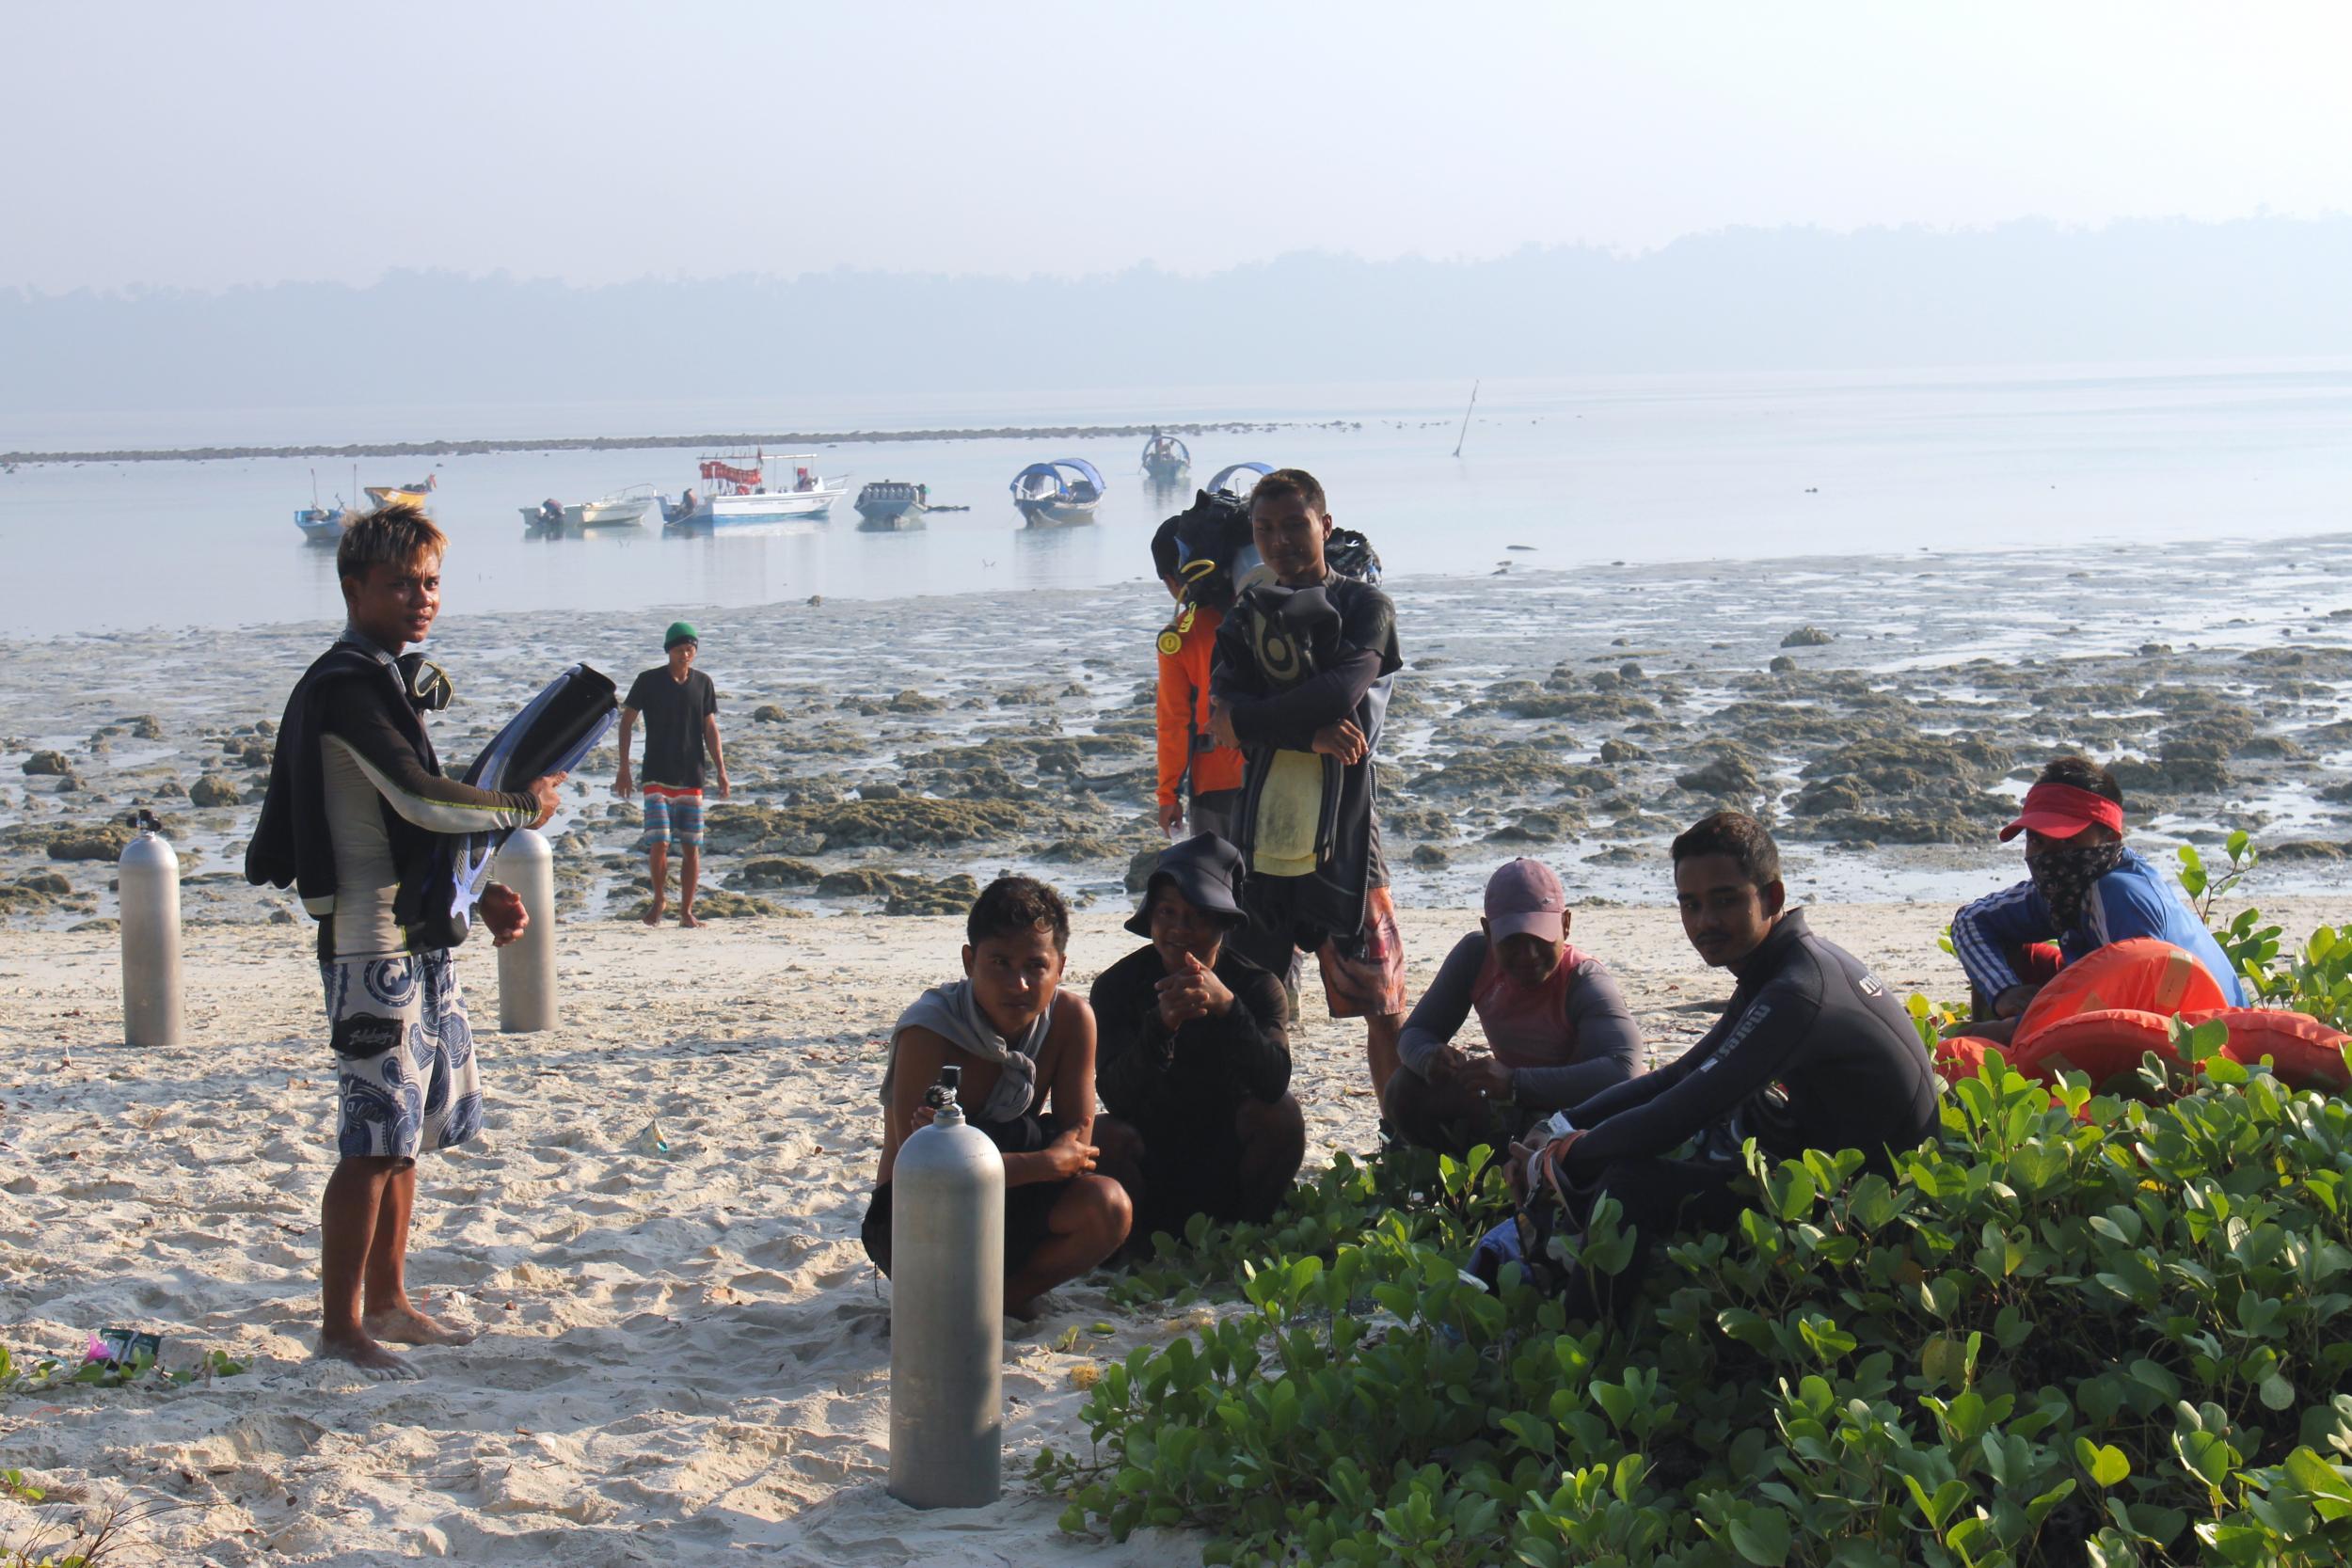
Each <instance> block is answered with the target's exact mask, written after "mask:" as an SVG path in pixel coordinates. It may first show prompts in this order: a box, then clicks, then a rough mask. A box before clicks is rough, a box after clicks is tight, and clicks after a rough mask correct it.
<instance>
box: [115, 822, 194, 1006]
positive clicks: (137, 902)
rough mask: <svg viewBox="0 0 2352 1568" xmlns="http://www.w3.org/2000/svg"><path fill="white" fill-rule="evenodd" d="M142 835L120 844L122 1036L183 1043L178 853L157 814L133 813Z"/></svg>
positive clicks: (117, 885)
mask: <svg viewBox="0 0 2352 1568" xmlns="http://www.w3.org/2000/svg"><path fill="white" fill-rule="evenodd" d="M131 820H132V822H134V823H135V824H136V826H137V827H138V830H139V836H138V837H136V838H135V839H133V840H132V841H131V842H130V843H128V844H126V845H124V846H123V847H122V859H121V860H120V861H119V863H117V865H116V868H115V890H116V892H115V902H116V907H117V909H118V911H119V912H120V914H121V917H122V918H121V926H122V1040H123V1043H124V1044H126V1045H164V1046H170V1045H178V1044H179V1043H180V1024H181V1013H182V1009H181V1003H180V857H179V856H178V855H176V854H173V853H172V850H171V845H170V844H169V842H167V840H166V839H165V838H164V836H163V827H162V824H161V823H159V822H157V821H156V820H155V814H154V813H152V812H151V811H148V810H146V809H145V808H141V809H140V810H139V811H137V812H135V813H134V814H133V816H132V817H131Z"/></svg>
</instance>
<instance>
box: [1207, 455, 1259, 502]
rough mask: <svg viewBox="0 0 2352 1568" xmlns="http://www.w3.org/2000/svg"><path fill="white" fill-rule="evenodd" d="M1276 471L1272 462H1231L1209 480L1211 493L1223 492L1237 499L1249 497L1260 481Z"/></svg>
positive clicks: (1241, 499) (1244, 499) (1243, 499)
mask: <svg viewBox="0 0 2352 1568" xmlns="http://www.w3.org/2000/svg"><path fill="white" fill-rule="evenodd" d="M1273 471H1274V465H1273V464H1271V463H1229V464H1227V465H1226V466H1225V467H1222V468H1219V469H1218V470H1217V471H1216V477H1215V478H1214V479H1212V480H1210V481H1209V494H1211V495H1213V496H1214V495H1216V494H1218V493H1220V492H1222V493H1223V494H1225V495H1228V496H1231V497H1232V498H1233V499H1235V500H1237V501H1246V500H1248V499H1249V492H1250V491H1252V490H1254V489H1256V488H1257V487H1258V481H1259V480H1261V479H1263V478H1264V477H1265V476H1266V475H1267V474H1270V473H1272V472H1273Z"/></svg>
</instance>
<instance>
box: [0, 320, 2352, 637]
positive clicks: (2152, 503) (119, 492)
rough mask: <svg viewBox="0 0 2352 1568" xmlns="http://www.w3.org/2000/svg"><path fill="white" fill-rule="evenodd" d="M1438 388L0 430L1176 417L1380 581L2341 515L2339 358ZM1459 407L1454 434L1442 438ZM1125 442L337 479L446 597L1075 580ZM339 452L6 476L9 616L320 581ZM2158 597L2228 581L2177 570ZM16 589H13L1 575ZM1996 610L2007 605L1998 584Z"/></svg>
mask: <svg viewBox="0 0 2352 1568" xmlns="http://www.w3.org/2000/svg"><path fill="white" fill-rule="evenodd" d="M1468 392H1469V388H1468V387H1466V386H1458V385H1447V386H1432V385H1409V386H1408V385H1399V386H1334V387H1316V386H1294V387H1279V388H1168V389H1162V390H1158V391H1154V392H1149V393H1144V392H1134V391H1125V392H1120V391H1109V392H1105V391H1084V392H1070V393H1065V394H1025V395H1023V396H1021V397H1019V398H1017V399H1015V398H1009V397H1006V398H987V397H955V396H947V395H939V396H930V397H920V396H908V397H903V398H897V399H891V400H886V401H885V400H880V399H873V398H866V399H840V400H815V399H800V400H795V401H790V402H785V401H779V402H776V403H773V404H748V405H747V404H723V405H712V404H698V403H693V402H685V401H680V402H645V401H635V402H605V403H594V404H549V405H548V406H546V407H544V408H538V409H531V408H513V407H501V408H495V409H492V408H475V407H468V406H466V405H464V404H450V405H447V406H443V407H437V408H431V409H401V408H384V409H357V410H329V409H281V410H199V411H189V412H183V413H153V414H115V415H107V416H103V417H101V416H74V415H68V414H60V415H56V416H54V417H52V418H50V419H48V420H44V421H42V422H40V424H38V425H34V426H24V427H20V428H15V429H8V430H0V451H11V450H19V451H22V450H69V449H70V450H106V449H114V448H124V447H142V448H143V447H183V446H187V445H192V444H212V443H218V444H251V445H276V444H286V443H294V442H345V441H381V440H387V439H404V438H429V437H452V438H467V437H484V438H491V437H495V438H510V437H527V436H542V435H544V436H635V435H646V434H661V433H691V432H698V431H713V430H735V431H743V430H791V429H798V430H825V431H846V430H861V429H862V430H934V429H977V428H1008V427H1012V428H1038V427H1045V426H1054V425H1064V424H1068V425H1094V424H1125V423H1136V422H1142V423H1149V422H1151V421H1152V420H1168V421H1171V422H1175V421H1184V420H1203V421H1214V422H1220V423H1239V424H1242V425H1246V426H1250V427H1252V428H1248V429H1245V430H1241V431H1226V432H1221V433H1216V434H1204V435H1201V436H1195V437H1192V438H1191V442H1190V444H1191V447H1192V451H1193V455H1194V463H1195V467H1194V470H1193V479H1194V481H1195V482H1196V483H1200V482H1205V481H1206V479H1207V478H1208V476H1209V475H1210V473H1211V472H1212V471H1213V470H1214V469H1216V468H1217V467H1222V466H1223V465H1225V464H1228V463H1232V462H1236V461H1241V460H1245V459H1254V460H1259V461H1263V462H1269V463H1274V464H1278V465H1280V464H1297V465H1302V466H1304V467H1309V468H1311V469H1312V470H1313V471H1314V472H1315V473H1316V474H1317V475H1318V476H1319V477H1320V478H1321V479H1322V480H1323V482H1324V483H1325V484H1326V486H1327V489H1328V491H1329V494H1330V497H1331V507H1332V511H1333V514H1334V515H1335V516H1336V517H1337V518H1338V520H1339V521H1341V522H1342V523H1343V524H1345V525H1347V526H1350V527H1354V528H1358V529H1360V530H1362V531H1365V532H1367V533H1369V534H1370V535H1371V537H1372V538H1373V540H1374V542H1375V545H1376V546H1377V547H1378V548H1379V550H1380V552H1381V555H1382V557H1383V559H1384V560H1385V561H1386V562H1387V564H1388V567H1389V569H1390V571H1391V573H1393V574H1396V575H1398V576H1400V577H1427V576H1433V575H1470V574H1479V573H1486V572H1492V571H1495V570H1498V569H1502V568H1503V567H1505V566H1506V565H1507V567H1508V569H1509V570H1512V571H1518V572H1524V571H1527V570H1530V569H1533V568H1537V567H1544V568H1550V569H1555V570H1558V569H1568V568H1574V567H1577V566H1581V565H1588V564H1605V563H1607V562H1612V561H1626V562H1643V563H1666V562H1725V561H1747V560H1776V559H1780V558H1787V557H1799V556H1817V557H1822V558H1824V560H1823V561H1822V562H1820V565H1819V566H1818V567H1817V570H1819V571H1822V572H1829V573H1836V572H1839V571H1842V570H1844V569H1845V564H1846V563H1845V561H1844V559H1842V558H1851V557H1859V556H1865V555H1867V556H1883V555H1887V554H1901V553H1908V552H1912V551H1915V550H1922V549H1924V550H1929V551H1935V552H1954V551H1958V552H1967V553H1976V552H1983V551H2000V550H2009V549H2020V548H2030V547H2035V546H2048V545H2051V544H2053V543H2057V542H2061V541H2063V542H2069V543H2072V544H2074V545H2075V546H2078V547H2090V546H2130V547H2131V548H2132V549H2133V550H2135V551H2136V552H2137V553H2136V554H2135V555H2134V556H2133V557H2131V558H2128V559H2127V560H2126V562H2125V569H2126V570H2127V571H2128V572H2129V574H2130V575H2132V576H2134V577H2136V578H2137V577H2150V576H2156V575H2160V574H2168V573H2169V572H2171V570H2172V569H2171V568H2169V566H2168V565H2167V562H2166V556H2167V554H2168V552H2169V548H2170V547H2171V546H2175V545H2177V544H2187V543H2197V544H2204V543H2210V542H2212V541H2215V540H2219V539H2239V540H2245V541H2249V542H2253V543H2255V544H2258V545H2259V544H2260V543H2261V542H2264V541H2269V540H2277V539H2283V538H2291V537H2295V536H2297V535H2302V534H2309V533H2315V532H2321V531H2328V530H2332V529H2337V528H2342V527H2344V526H2346V524H2347V523H2352V365H2341V364H2317V363H2294V364H2283V365H2280V364H2266V365H2217V364H2198V365H2176V366H2158V367H2149V368H2143V369H2127V370H2116V369H2111V368H2096V369H2068V368H2063V367H2059V368H2040V369H2034V370H2029V371H2015V370H1976V371H1965V372H1903V373H1894V372H1882V373H1873V374H1854V375H1842V376H1841V375H1778V376H1764V375H1753V376H1706V377H1701V376H1677V377H1647V378H1640V377H1608V378H1599V377H1596V378H1586V379H1581V380H1562V381H1549V382H1517V383H1494V384H1490V385H1487V386H1486V387H1485V388H1483V389H1482V391H1481V393H1480V396H1479V402H1478V407H1477V411H1476V414H1475V416H1474V417H1473V418H1472V420H1471V421H1470V425H1469V429H1468V433H1467V436H1466V437H1464V436H1463V433H1462V423H1461V421H1462V415H1463V404H1464V401H1465V399H1466V397H1467V394H1468ZM1457 438H1459V439H1462V440H1463V455H1462V456H1460V457H1458V458H1456V457H1454V456H1453V455H1452V453H1453V451H1454V444H1455V442H1456V440H1457ZM1141 445H1142V443H1141V442H1140V440H1137V439H1132V438H1126V437H1120V438H1118V439H1115V440H1114V439H1101V440H1063V439H1058V438H1041V439H1007V438H999V437H990V438H984V439H974V440H946V441H940V440H927V441H914V442H905V443H890V444H879V443H856V442H845V443H842V444H840V445H838V446H834V447H832V448H828V449H826V450H823V451H820V452H819V453H818V457H819V459H820V461H819V463H818V467H819V468H820V469H821V471H823V472H824V473H826V474H828V475H835V474H844V473H846V474H847V475H848V477H849V479H850V484H851V487H852V494H854V487H855V486H856V485H857V484H859V483H864V482H866V481H867V480H874V479H883V478H893V479H905V480H917V481H922V482H925V483H929V484H930V486H931V491H932V495H933V497H934V499H937V500H938V501H940V502H941V503H943V504H965V505H969V506H970V507H971V508H972V510H971V511H969V512H968V513H952V514H944V515H934V516H933V517H932V518H931V519H930V526H929V527H928V528H926V529H925V530H923V531H919V532H911V533H905V534H869V533H862V532H860V531H858V530H857V528H856V527H855V523H856V518H855V516H854V514H853V513H852V512H851V511H850V507H849V505H848V502H847V501H846V500H845V501H844V502H842V503H839V504H837V505H836V507H835V508H834V515H833V516H832V517H831V519H830V520H828V521H825V522H821V523H803V524H793V525H777V526H771V527H764V528H759V529H755V530H742V531H721V532H719V533H718V534H716V535H715V536H707V537H700V538H667V537H664V536H663V535H662V533H661V531H660V529H659V528H658V527H657V528H654V529H649V530H644V531H641V532H638V533H635V534H629V535H621V536H614V537H596V538H590V539H584V540H581V539H574V540H564V541H559V542H542V541H537V540H533V539H529V538H527V537H526V536H525V534H524V532H523V528H522V522H521V517H520V513H519V509H520V508H522V507H526V506H535V505H536V504H537V503H538V502H539V501H540V500H541V499H544V498H546V497H548V496H555V497H558V498H560V499H567V500H578V499H588V498H593V497H596V496H599V495H603V494H606V493H609V492H612V491H614V490H618V489H622V488H624V487H627V486H628V485H631V484H636V483H650V484H653V485H656V486H658V487H659V488H660V489H662V490H664V491H666V492H668V493H670V494H673V495H675V493H676V492H677V491H678V490H679V489H680V488H682V487H683V486H684V485H686V484H688V483H691V482H692V479H693V473H694V460H695V457H696V455H697V454H696V452H695V451H693V450H691V449H683V450H680V449H671V450H653V451H602V452H544V451H524V452H505V453H496V454H488V455H480V456H466V457H448V458H444V459H440V460H438V461H437V462H436V461H435V460H431V459H408V458H404V459H367V460H363V461H361V462H360V463H359V465H358V473H357V475H356V479H357V481H358V483H361V484H377V483H404V482H407V481H411V480H415V479H419V478H421V477H422V476H423V475H424V474H425V473H427V472H432V473H434V474H435V475H436V476H437V480H438V482H439V488H438V490H437V493H436V494H435V496H434V499H433V507H434V512H435V515H436V516H437V518H438V519H439V520H440V522H441V524H442V526H443V527H444V528H446V529H447V530H448V531H450V533H451V535H452V537H453V541H454V542H455V544H456V546H457V549H456V552H455V553H454V554H453V557H452V560H451V564H450V584H451V597H450V604H451V608H452V610H453V611H454V612H462V613H469V614H482V613H487V612H524V611H539V610H557V611H575V612H600V611H617V610H631V609H638V608H645V609H648V610H650V609H651V607H657V606H660V607H678V606H684V607H690V608H692V607H721V608H741V607H749V606H754V605H760V604H775V603H788V602H790V603H797V602H802V601H805V600H806V599H807V598H808V597H809V596H810V595H812V594H822V595H824V596H826V597H828V598H866V599H895V598H902V597H907V596H911V595H917V594H964V593H971V592H975V591H1018V590H1025V589H1075V588H1089V587H1098V586H1103V585H1105V584H1110V583H1117V582H1133V581H1137V580H1139V579H1142V578H1144V576H1145V574H1146V573H1147V571H1148V569H1149V564H1148V550H1147V546H1148V543H1149V540H1150V536H1151V533H1152V530H1153V528H1154V527H1156V525H1157V524H1158V522H1159V520H1160V519H1161V518H1162V517H1164V516H1166V515H1168V514H1169V513H1170V512H1172V511H1175V510H1177V509H1178V508H1179V507H1180V506H1181V505H1182V504H1183V503H1184V500H1185V499H1188V496H1189V492H1188V491H1182V490H1180V491H1176V492H1166V491H1155V490H1154V489H1153V488H1152V487H1151V486H1150V485H1148V484H1147V483H1145V482H1144V479H1143V476H1142V475H1141V473H1140V472H1139V471H1138V467H1137V457H1138V454H1139V451H1140V449H1141ZM1073 455H1074V456H1080V457H1085V458H1088V459H1089V460H1091V461H1093V462H1094V463H1095V464H1096V465H1097V466H1098V467H1100V468H1101V469H1102V470H1103V472H1104V476H1105V478H1106V480H1107V481H1108V483H1109V490H1108V494H1107V496H1106V498H1105V499H1104V502H1103V505H1102V507H1101V508H1100V510H1099V511H1098V513H1097V518H1098V521H1097V522H1096V523H1094V524H1093V525H1091V526H1087V527H1080V528H1074V529H1046V530H1025V529H1023V528H1021V527H1020V526H1019V518H1018V515H1017V514H1015V513H1014V511H1013V509H1012V506H1011V503H1010V499H1009V495H1008V494H1007V485H1008V483H1009V480H1010V478H1011V476H1012V474H1013V473H1014V472H1015V471H1016V470H1017V469H1019V468H1020V467H1022V466H1023V465H1025V464H1026V463H1028V462H1031V461H1033V460H1037V459H1041V458H1054V457H1061V456H1073ZM354 479H355V475H354V473H353V471H352V467H351V465H349V464H348V463H345V462H342V461H336V460H316V459H284V458H278V459H265V458H255V459H245V460H235V461H223V462H210V463H187V462H163V463H144V464H116V463H91V464H87V465H82V466H73V465H46V464H25V465H21V466H19V467H17V468H16V469H15V470H14V471H13V472H0V570H4V571H5V572H6V576H7V580H8V581H9V582H11V583H13V584H17V585H20V590H19V592H18V593H17V594H15V595H13V597H12V600H11V604H10V611H11V614H10V620H9V627H8V629H9V630H10V631H11V632H13V633H15V634H18V635H34V636H42V635H51V634H56V633H60V632H67V631H74V630H92V629H112V628H123V627H146V626H161V627H176V626H240V625H253V624H266V623H275V622H282V621H287V620H311V619H320V618H325V617H327V616H331V615H333V614H335V613H336V612H337V610H338V609H339V599H338V590H337V585H336V580H335V575H334V569H333V563H332V561H331V558H330V555H329V552H327V551H325V550H322V549H316V548H310V547H307V546H304V544H303V543H302V541H301V539H300V537H299V535H298V534H297V532H296V531H295V529H294V525H293V521H292V517H293V514H294V510H295V509H296V508H298V507H302V506H305V505H308V504H309V503H310V499H311V495H312V487H313V482H314V480H315V483H316V486H317V489H318V491H319V492H320V493H321V495H322V496H324V497H327V498H331V497H334V496H336V495H339V494H340V495H342V496H345V497H351V496H353V495H354V494H355V490H354ZM2173 580H2174V581H2175V582H2176V583H2177V584H2178V585H2179V592H2181V593H2183V594H2209V593H2213V592H2217V591H2218V592H2226V591H2227V586H2228V585H2227V584H2226V583H2214V582H2207V581H2203V580H2199V579H2195V578H2188V577H2185V576H2179V575H2175V576H2174V577H2173ZM24 585H32V587H33V591H30V592H27V591H24ZM2005 612H2006V613H2008V614H2009V616H2010V624H2011V625H2014V626H2020V627H2025V626H2030V625H2033V624H2034V623H2033V622H2031V621H2030V620H2029V619H2028V618H2027V617H2030V616H2031V615H2032V614H2034V613H2036V611H2035V610H2033V609H2032V608H2030V607H2027V606H2023V605H2015V604H2010V605H2009V606H2007V607H2005Z"/></svg>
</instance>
